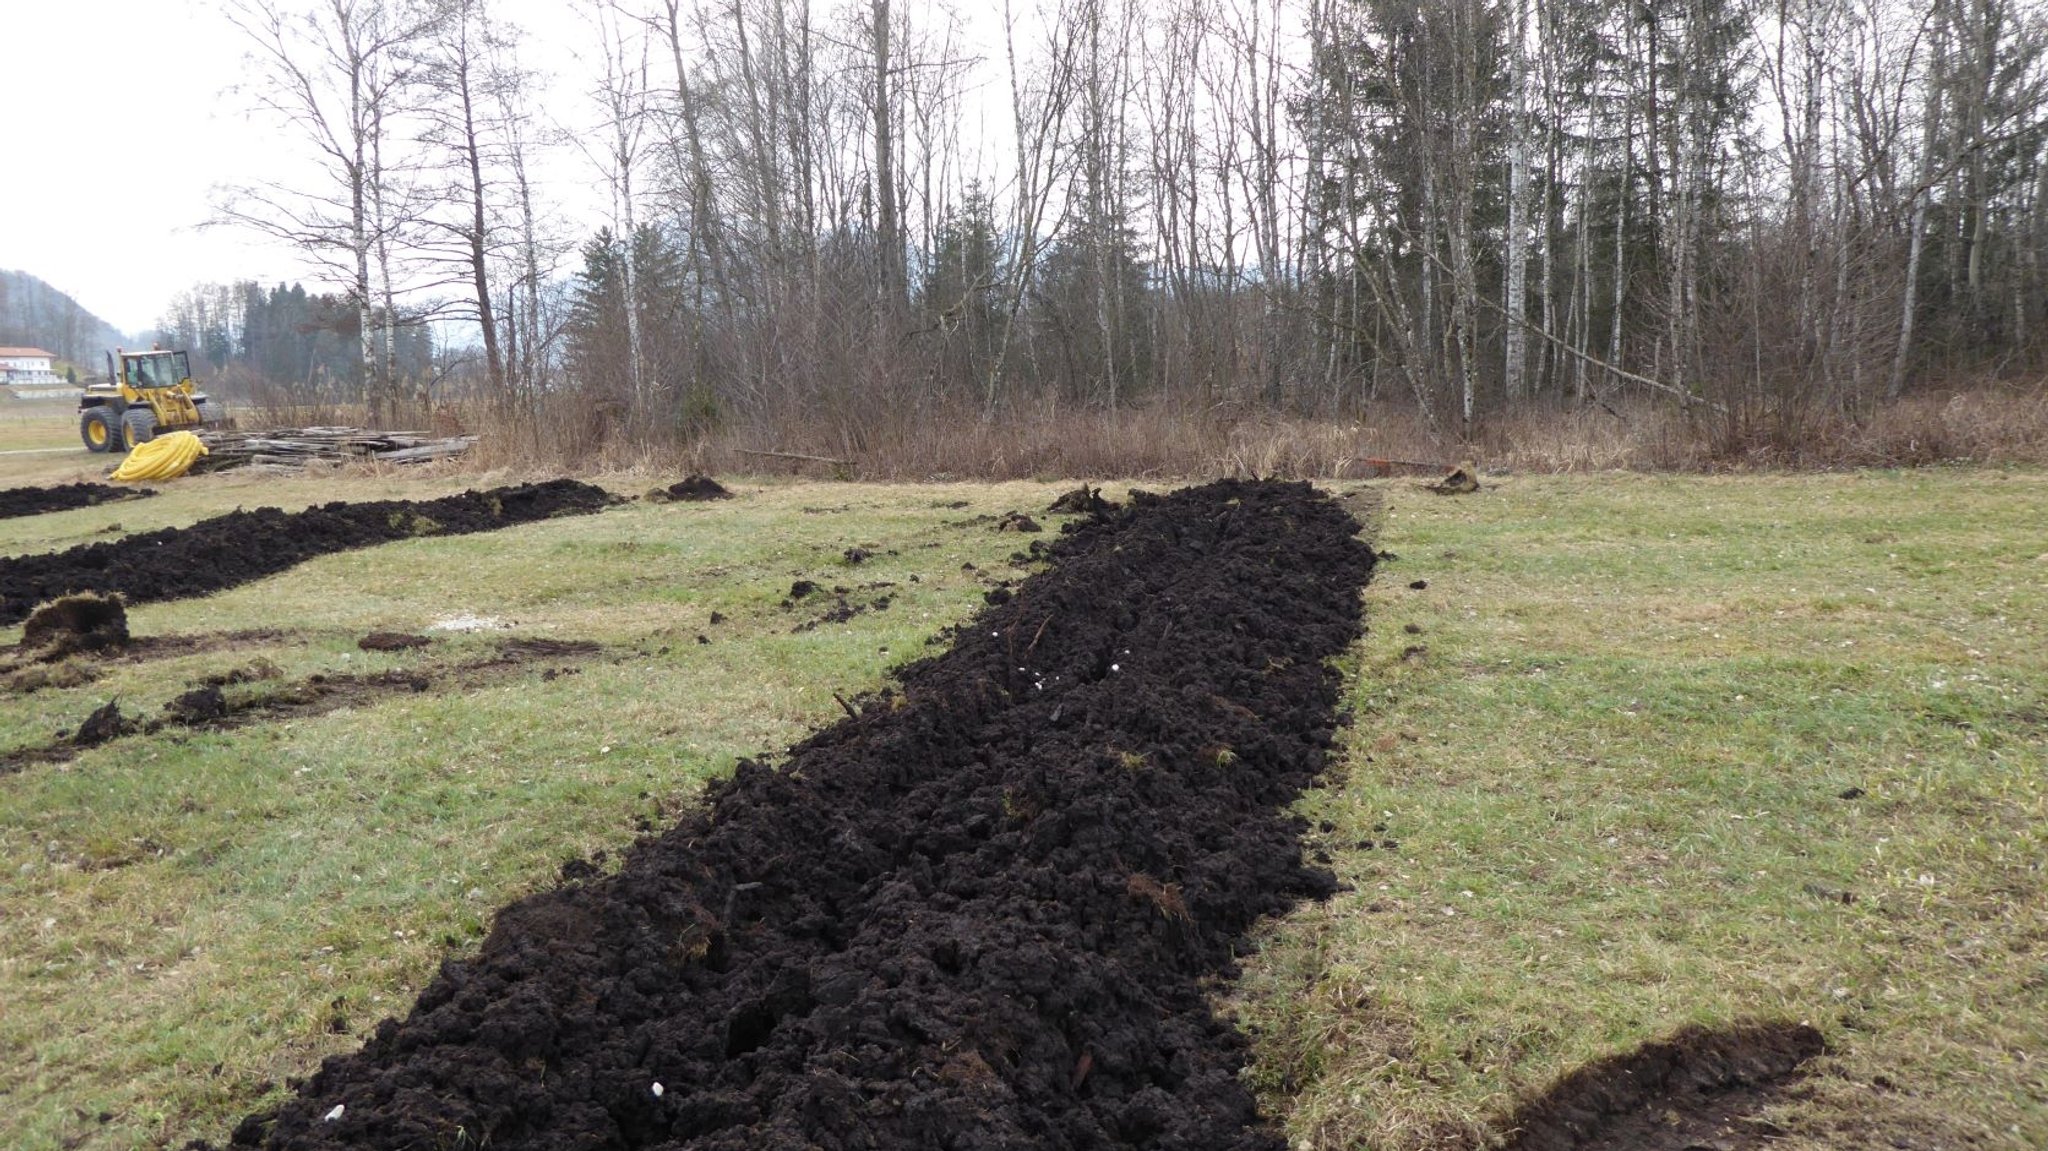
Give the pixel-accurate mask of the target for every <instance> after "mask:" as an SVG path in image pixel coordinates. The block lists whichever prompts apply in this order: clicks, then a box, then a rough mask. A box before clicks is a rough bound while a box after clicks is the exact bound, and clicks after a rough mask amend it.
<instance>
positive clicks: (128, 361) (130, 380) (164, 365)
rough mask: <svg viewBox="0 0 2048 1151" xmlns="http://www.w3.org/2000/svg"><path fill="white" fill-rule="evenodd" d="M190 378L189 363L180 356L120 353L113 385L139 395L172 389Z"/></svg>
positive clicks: (185, 356) (190, 368)
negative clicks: (124, 386) (139, 393)
mask: <svg viewBox="0 0 2048 1151" xmlns="http://www.w3.org/2000/svg"><path fill="white" fill-rule="evenodd" d="M191 378H192V364H191V360H190V358H189V357H188V356H187V355H186V354H185V353H184V352H123V353H121V367H120V375H119V376H118V377H116V382H117V383H120V384H125V385H127V386H128V387H129V388H130V389H132V390H134V391H138V392H142V391H150V390H153V389H156V388H175V387H177V386H178V385H179V384H182V383H185V382H186V381H188V380H190V379H191Z"/></svg>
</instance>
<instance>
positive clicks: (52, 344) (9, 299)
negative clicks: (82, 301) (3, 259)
mask: <svg viewBox="0 0 2048 1151" xmlns="http://www.w3.org/2000/svg"><path fill="white" fill-rule="evenodd" d="M123 340H124V337H123V336H122V335H121V333H120V332H118V331H116V330H115V329H114V326H113V325H111V324H109V323H107V322H106V321H105V320H102V319H100V318H99V317H98V316H95V315H93V314H92V313H91V312H88V311H86V310H85V309H84V308H83V307H81V306H80V305H79V303H78V301H77V300H74V299H72V298H71V297H70V296H69V295H67V294H65V293H64V292H61V291H58V290H57V289H56V288H54V287H51V286H50V285H49V284H47V283H45V282H44V281H42V280H41V279H38V278H37V277H35V276H32V275H29V274H28V273H27V272H16V271H10V270H7V269H4V268H0V345H4V346H7V347H17V348H19V347H28V348H41V349H42V350H43V351H46V352H49V353H50V354H51V355H54V356H56V357H57V358H58V359H60V360H63V361H65V362H67V363H69V364H71V365H72V366H73V368H74V369H75V370H76V371H77V372H78V373H79V374H80V375H89V374H91V373H93V372H95V371H97V370H99V368H100V365H101V364H102V363H103V362H104V353H106V352H108V351H111V350H112V349H113V348H115V347H117V346H119V345H120V344H121V343H122V342H123Z"/></svg>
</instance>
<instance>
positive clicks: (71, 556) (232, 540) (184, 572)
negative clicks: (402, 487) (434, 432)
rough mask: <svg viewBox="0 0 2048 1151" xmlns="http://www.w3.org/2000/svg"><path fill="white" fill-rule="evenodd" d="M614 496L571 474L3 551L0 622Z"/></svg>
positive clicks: (176, 590)
mask: <svg viewBox="0 0 2048 1151" xmlns="http://www.w3.org/2000/svg"><path fill="white" fill-rule="evenodd" d="M610 502H612V497H611V496H610V495H609V494H607V493H606V492H605V491H604V489H602V488H598V487H593V486H591V485H589V484H585V483H578V482H577V481H575V480H551V481H549V482H547V483H540V484H522V485H519V486H517V487H504V488H493V489H491V490H490V491H484V492H476V491H469V492H463V493H462V494H460V495H453V496H444V497H442V498H441V499H434V500H372V501H369V502H366V503H353V504H350V503H332V504H321V505H320V506H318V507H311V508H307V509H306V510H305V511H302V512H284V511H280V510H278V509H277V508H257V509H256V510H255V511H250V512H245V511H233V512H229V513H228V514H227V515H224V516H215V517H214V518H212V519H209V520H201V521H200V522H198V523H196V524H193V525H192V526H191V527H187V528H164V529H161V530H159V531H152V532H137V533H136V534H134V535H131V536H127V537H125V538H123V539H119V540H111V541H105V542H101V543H93V544H85V545H82V546H80V547H75V548H72V549H70V550H69V551H62V552H54V553H49V554H44V555H29V556H20V557H17V558H14V559H7V560H0V625H5V624H11V623H19V622H21V620H22V619H23V618H25V617H26V616H27V615H28V614H29V612H30V611H31V610H33V609H34V608H35V606H36V605H37V604H40V603H42V602H44V601H46V600H52V599H55V598H57V597H58V596H61V595H65V594H67V593H70V592H85V591H92V592H101V593H115V592H118V593H120V594H121V596H122V597H123V598H125V599H126V600H127V602H128V603H130V604H138V603H150V602H154V601H158V600H169V599H182V598H184V597H187V596H197V595H207V594H210V593H212V592H217V591H222V590H224V589H226V588H231V587H235V586H237V585H239V584H244V583H248V582H250V581H252V580H257V579H261V578H263V577H265V576H269V575H275V574H276V573H278V572H281V571H284V570H286V569H288V568H291V567H295V566H297V565H298V564H300V563H303V562H304V561H306V560H309V559H312V558H313V557H314V556H321V555H326V554H328V553H329V552H339V551H348V550H350V549H353V548H360V547H369V546H370V545H372V544H381V543H389V542H392V541H394V540H402V539H411V538H413V537H415V536H427V535H464V534H467V533H471V532H487V531H494V530H496V529H498V528H503V527H510V526H511V525H513V524H521V523H530V522H532V521H534V520H541V519H547V518H549V517H551V516H558V515H570V514H575V513H579V512H592V511H596V510H598V509H599V508H602V507H604V506H605V505H606V504H608V503H610Z"/></svg>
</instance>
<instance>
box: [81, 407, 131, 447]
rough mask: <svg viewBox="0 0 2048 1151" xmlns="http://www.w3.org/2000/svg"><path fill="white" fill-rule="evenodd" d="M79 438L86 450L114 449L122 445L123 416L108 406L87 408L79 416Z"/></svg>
mask: <svg viewBox="0 0 2048 1151" xmlns="http://www.w3.org/2000/svg"><path fill="white" fill-rule="evenodd" d="M78 438H79V439H81V440H84V441H85V450H86V451H89V452H111V451H114V450H116V449H117V448H119V447H120V446H121V417H120V416H118V415H116V414H114V412H113V411H111V410H110V409H107V408H87V409H85V412H84V414H83V415H80V416H79V417H78Z"/></svg>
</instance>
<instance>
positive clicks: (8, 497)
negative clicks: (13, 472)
mask: <svg viewBox="0 0 2048 1151" xmlns="http://www.w3.org/2000/svg"><path fill="white" fill-rule="evenodd" d="M155 494H156V491H155V489H153V488H117V487H114V486H113V485H112V484H58V485H56V486H55V487H47V488H7V489H5V490H4V491H0V520H6V519H14V518H16V517H19V516H39V515H42V514H43V513H45V512H62V511H70V510H71V509H72V508H89V507H94V506H96V505H99V504H111V503H116V502H118V501H121V500H139V499H146V498H148V497H150V496H153V495H155Z"/></svg>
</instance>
